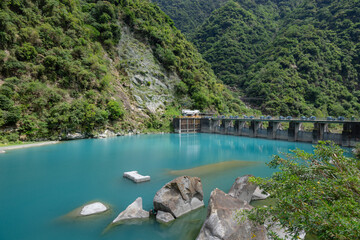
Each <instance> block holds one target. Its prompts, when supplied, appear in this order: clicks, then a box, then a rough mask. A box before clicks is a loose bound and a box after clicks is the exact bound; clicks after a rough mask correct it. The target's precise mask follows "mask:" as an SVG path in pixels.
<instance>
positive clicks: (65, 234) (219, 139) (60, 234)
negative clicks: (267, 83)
mask: <svg viewBox="0 0 360 240" xmlns="http://www.w3.org/2000/svg"><path fill="white" fill-rule="evenodd" d="M294 148H300V149H303V150H305V151H308V152H311V151H312V149H313V147H312V145H311V144H304V143H293V142H283V141H270V140H265V139H255V138H245V137H234V136H224V135H211V134H183V135H177V134H165V135H140V136H126V137H117V138H111V139H89V140H80V141H71V142H64V143H60V144H57V145H49V146H44V147H35V148H29V149H21V150H13V151H8V152H7V153H6V154H2V155H0V239H2V240H8V239H9V240H12V239H16V240H17V239H22V240H25V239H34V240H41V239H46V240H48V239H54V240H57V239H62V240H63V239H68V240H71V239H76V240H83V239H84V240H85V239H86V240H92V239H129V240H132V239H150V240H151V239H176V240H177V239H179V240H180V239H182V240H187V239H189V240H190V239H194V238H195V237H196V235H197V233H198V231H199V228H200V227H201V224H202V221H203V219H204V218H205V215H206V208H203V209H200V210H198V211H196V212H194V213H191V214H188V215H186V216H184V217H181V218H180V219H178V220H176V221H175V222H174V223H173V224H170V225H168V226H164V225H161V224H158V223H156V222H155V221H154V220H150V221H145V222H142V223H137V224H133V225H121V226H117V227H114V228H112V229H110V230H109V231H106V232H104V230H105V229H106V227H107V225H108V224H109V223H110V222H111V221H112V220H113V219H114V218H115V217H116V216H117V215H118V214H119V213H120V212H121V211H123V210H124V209H125V208H126V207H127V206H128V205H129V204H130V203H132V202H133V201H134V200H135V199H136V198H137V197H142V198H143V207H144V209H146V210H149V209H151V208H152V200H153V197H154V195H155V193H156V191H157V190H158V189H160V188H161V187H162V186H163V185H164V184H165V183H167V182H168V181H170V180H172V179H173V178H175V177H176V176H172V175H170V174H169V171H170V170H181V169H189V168H193V167H198V166H202V165H206V164H212V163H219V162H224V161H231V160H242V161H256V162H258V164H255V165H248V166H242V167H234V168H231V169H227V170H226V171H222V172H218V173H213V174H209V175H205V176H202V177H201V179H202V183H203V188H204V196H205V202H206V204H207V202H208V199H209V196H210V192H211V191H212V190H213V189H214V188H216V187H217V188H220V189H221V190H223V191H225V192H227V191H228V190H229V189H230V187H231V185H232V183H233V182H234V180H235V178H236V177H238V176H242V175H245V174H253V175H255V176H261V177H267V176H270V175H271V173H272V171H273V170H271V169H269V168H268V167H267V166H266V165H265V162H268V161H269V160H271V157H272V155H274V154H278V153H280V152H288V150H289V149H294ZM131 170H138V171H139V173H141V174H143V175H150V176H151V181H150V182H146V183H141V184H134V183H133V182H131V181H129V180H127V179H124V178H123V177H122V174H123V172H125V171H131ZM92 200H100V201H103V202H105V203H108V204H110V205H111V206H112V208H113V210H112V211H111V212H110V213H108V214H105V215H103V216H99V217H91V218H86V219H82V220H79V219H64V218H61V217H62V216H64V215H65V214H67V213H68V212H70V211H71V210H73V209H75V208H77V207H79V206H81V205H83V204H84V203H87V202H89V201H92Z"/></svg>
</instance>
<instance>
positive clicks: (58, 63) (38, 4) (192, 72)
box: [0, 0, 249, 141]
mask: <svg viewBox="0 0 360 240" xmlns="http://www.w3.org/2000/svg"><path fill="white" fill-rule="evenodd" d="M123 26H129V28H130V30H131V32H132V34H134V35H135V36H136V37H137V38H138V39H141V41H142V42H144V44H146V45H148V46H150V47H151V49H152V50H153V52H154V56H155V57H156V58H157V59H158V61H159V62H160V63H162V65H163V67H164V68H165V70H164V71H167V72H173V73H175V74H177V75H178V76H180V78H181V80H182V81H181V82H179V83H178V85H177V86H176V87H175V89H176V90H177V92H176V99H175V102H173V103H171V104H170V105H169V107H174V108H176V109H180V108H181V107H182V106H184V107H188V108H200V109H201V110H207V109H208V110H215V111H218V112H221V113H235V112H247V111H249V110H248V109H247V108H246V107H245V105H244V104H243V103H242V102H241V101H240V100H238V99H236V98H234V97H233V96H232V95H231V94H230V92H229V91H228V90H227V89H226V88H225V87H224V86H223V84H222V83H221V82H220V81H218V80H217V78H216V77H215V75H214V73H213V72H212V70H211V68H210V66H209V64H208V63H207V62H206V61H204V60H203V59H202V57H201V55H200V54H199V53H198V52H197V50H196V49H195V48H194V46H193V45H192V44H191V43H189V42H188V41H187V40H186V39H185V38H184V36H183V35H182V34H181V33H180V31H178V30H177V29H176V28H175V27H174V23H173V21H172V20H171V19H170V18H169V17H168V16H167V15H165V14H164V13H163V12H162V11H161V10H160V9H159V8H158V7H157V6H156V5H154V4H152V3H150V2H149V1H147V0H126V1H118V0H111V1H93V0H41V1H38V0H17V1H1V3H0V110H1V111H0V128H1V139H0V141H7V140H10V141H16V140H17V139H21V140H27V141H29V140H40V139H51V138H58V137H59V136H63V135H66V134H67V133H71V132H76V131H80V132H86V133H88V134H90V135H91V134H93V133H96V132H98V131H101V130H104V129H105V128H108V127H109V128H111V129H115V130H116V129H124V130H129V129H131V128H140V129H141V128H146V127H147V125H148V122H150V123H151V127H152V128H155V129H157V128H159V124H156V122H157V121H160V122H161V124H160V125H168V124H169V118H168V117H163V116H161V115H159V116H157V115H156V116H153V115H154V114H150V113H149V112H144V113H143V114H141V115H139V113H135V112H132V111H130V108H129V104H131V103H129V102H127V105H126V104H124V103H123V100H124V99H131V98H132V96H131V94H132V93H131V90H130V88H127V87H126V86H128V81H129V80H128V79H127V75H126V73H125V72H124V71H123V70H122V69H119V68H118V67H117V66H119V65H120V64H118V63H119V62H121V60H120V58H119V55H118V51H117V45H118V43H119V40H120V39H121V34H122V32H121V29H122V27H123ZM120 85H122V86H125V87H121V88H120V87H119V86H120ZM146 87H151V83H148V84H147V85H146ZM174 94H175V93H174ZM120 96H122V97H120ZM134 104H135V103H134ZM125 106H127V107H125ZM144 114H145V116H147V117H145V118H144V117H143V116H144ZM140 116H141V117H140ZM159 119H160V120H159ZM159 129H160V128H159Z"/></svg>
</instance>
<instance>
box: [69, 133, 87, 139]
mask: <svg viewBox="0 0 360 240" xmlns="http://www.w3.org/2000/svg"><path fill="white" fill-rule="evenodd" d="M84 138H86V136H85V134H83V133H68V134H67V135H66V139H67V140H76V139H84Z"/></svg>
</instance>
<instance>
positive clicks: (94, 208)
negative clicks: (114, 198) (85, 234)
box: [80, 202, 108, 216]
mask: <svg viewBox="0 0 360 240" xmlns="http://www.w3.org/2000/svg"><path fill="white" fill-rule="evenodd" d="M107 210H108V207H107V206H106V205H105V204H103V203H101V202H94V203H90V204H87V205H85V206H84V207H83V208H82V209H81V212H80V215H81V216H89V215H93V214H98V213H103V212H105V211H107Z"/></svg>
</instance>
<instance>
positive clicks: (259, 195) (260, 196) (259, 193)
mask: <svg viewBox="0 0 360 240" xmlns="http://www.w3.org/2000/svg"><path fill="white" fill-rule="evenodd" d="M268 197H270V194H268V193H265V192H263V190H262V189H261V188H259V187H257V188H256V189H255V191H254V193H253V195H252V197H251V201H255V200H265V199H267V198H268Z"/></svg>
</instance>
